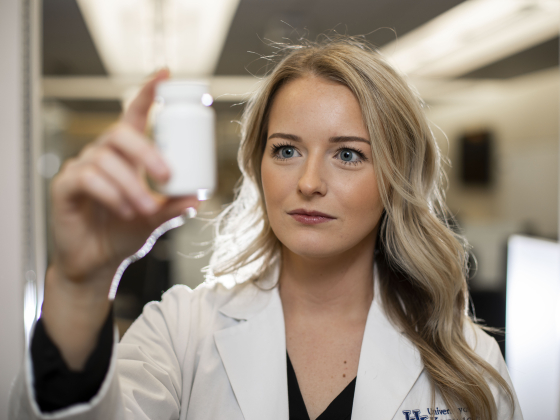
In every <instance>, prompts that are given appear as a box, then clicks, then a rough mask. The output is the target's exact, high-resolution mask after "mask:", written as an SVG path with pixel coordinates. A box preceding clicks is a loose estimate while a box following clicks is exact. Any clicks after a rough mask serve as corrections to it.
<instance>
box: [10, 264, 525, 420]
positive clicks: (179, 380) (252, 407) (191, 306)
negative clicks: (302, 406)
mask: <svg viewBox="0 0 560 420" xmlns="http://www.w3.org/2000/svg"><path fill="white" fill-rule="evenodd" d="M278 275H279V270H278V267H277V266H275V267H273V268H272V269H271V270H270V271H269V273H268V274H267V275H266V277H265V278H264V279H263V280H264V281H263V283H262V284H263V288H269V290H263V289H261V288H258V287H256V286H255V285H253V284H243V285H237V286H235V287H233V288H227V287H225V286H223V285H221V284H219V283H217V284H214V285H201V286H200V287H198V288H197V289H196V290H194V291H192V290H191V289H189V288H188V287H186V286H175V287H173V288H171V289H170V290H169V291H168V292H166V293H165V294H164V295H163V298H162V301H161V302H152V303H150V304H148V305H146V307H145V308H144V312H143V314H142V316H140V317H139V318H138V319H137V320H136V321H135V322H134V324H133V325H132V326H131V327H130V329H129V330H128V332H127V333H126V334H125V336H124V337H123V339H122V341H121V343H119V344H118V346H117V344H116V340H115V348H114V350H113V358H112V360H111V364H110V368H109V372H108V374H107V376H106V378H105V381H104V383H103V385H102V386H101V389H100V390H99V392H98V394H97V395H96V396H95V397H94V398H93V399H92V400H91V401H90V402H88V403H84V404H78V405H75V406H72V407H69V408H66V409H63V410H60V411H57V412H54V413H51V414H42V413H40V411H39V409H38V406H37V404H36V402H35V400H34V397H33V386H32V382H33V378H32V374H31V372H32V369H31V360H30V358H29V354H28V355H27V357H26V363H25V367H24V369H23V370H22V373H21V374H20V376H19V377H18V379H17V380H16V383H15V385H14V388H13V390H12V398H11V406H10V419H12V420H15V419H68V420H70V419H72V420H78V419H79V420H86V419H87V420H90V419H91V420H93V419H158V420H166V419H182V420H185V419H186V420H195V419H196V420H205V419H208V420H210V419H212V420H216V419H228V420H242V419H245V420H263V419H285V420H287V419H288V388H287V366H286V341H285V330H284V317H283V312H282V304H281V300H280V296H279V293H278V288H277V287H271V286H272V285H274V284H275V283H276V281H277V279H278ZM375 296H376V297H375V298H374V300H373V302H372V305H371V308H370V311H369V314H368V318H367V322H366V328H365V332H364V338H363V342H362V348H361V353H360V360H359V366H358V376H357V381H356V389H355V394H354V404H353V410H352V419H353V420H366V419H368V420H371V419H375V420H389V419H395V420H397V419H398V420H409V419H410V420H423V419H424V417H423V416H427V415H428V408H430V407H431V397H432V394H431V388H430V382H429V379H428V376H427V374H426V372H425V371H424V369H423V365H422V362H421V360H420V357H419V353H418V351H417V349H416V348H415V347H414V346H413V345H412V344H411V343H410V341H409V340H408V339H407V338H406V337H405V336H404V335H403V334H402V333H401V332H400V331H399V330H398V329H396V328H395V327H394V326H393V325H392V324H391V323H390V322H389V320H388V319H387V317H386V316H385V314H384V311H383V310H382V308H381V305H380V302H379V299H378V293H375ZM468 330H469V331H467V340H468V342H469V343H470V344H471V345H472V346H473V347H474V348H475V350H476V352H477V353H478V354H479V355H480V356H482V358H483V359H484V360H486V361H488V362H489V363H490V364H491V365H492V366H494V368H496V369H497V370H498V372H500V373H501V375H502V376H503V377H504V378H505V379H506V381H507V382H508V383H509V384H510V385H511V381H510V378H509V375H508V371H507V368H506V365H505V363H504V360H503V358H502V355H501V353H500V350H499V347H498V344H497V343H496V341H495V340H494V339H493V338H491V337H489V336H488V335H487V334H486V333H484V332H482V331H481V330H480V329H479V328H476V329H475V330H473V329H471V328H468ZM491 388H492V391H493V393H494V396H495V399H496V401H497V405H498V413H499V419H500V420H502V419H503V420H506V419H509V418H510V416H511V412H510V410H509V407H508V404H507V400H506V398H505V396H504V395H503V393H501V392H500V391H499V390H498V389H497V387H496V386H494V385H493V384H491ZM435 407H436V410H440V411H436V418H437V419H438V420H444V419H451V415H450V414H447V413H446V412H445V410H446V409H447V408H448V407H446V406H445V404H444V403H443V401H442V399H441V397H439V396H436V403H435ZM461 408H462V407H461ZM442 412H443V414H441V413H442ZM462 415H463V416H464V419H465V420H467V419H468V418H469V417H470V416H469V413H464V412H463V413H462ZM426 419H427V417H426ZM513 419H515V420H522V415H521V411H520V409H519V404H518V402H517V400H516V401H515V413H514V414H513Z"/></svg>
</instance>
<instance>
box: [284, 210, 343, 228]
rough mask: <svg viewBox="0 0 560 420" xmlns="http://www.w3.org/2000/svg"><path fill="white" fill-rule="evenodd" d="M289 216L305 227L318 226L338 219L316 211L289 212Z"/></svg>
mask: <svg viewBox="0 0 560 420" xmlns="http://www.w3.org/2000/svg"><path fill="white" fill-rule="evenodd" d="M288 214H289V215H290V216H292V217H293V218H294V219H295V220H296V221H298V222H300V223H303V224H305V225H316V224H318V223H326V222H330V221H331V220H334V219H336V217H333V216H331V215H329V214H326V213H321V212H320V211H315V210H304V209H296V210H292V211H290V212H288Z"/></svg>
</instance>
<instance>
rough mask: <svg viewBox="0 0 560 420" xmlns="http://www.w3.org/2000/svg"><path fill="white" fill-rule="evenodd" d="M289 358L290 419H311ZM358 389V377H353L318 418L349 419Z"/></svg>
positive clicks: (326, 419) (322, 419)
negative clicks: (355, 392) (355, 391)
mask: <svg viewBox="0 0 560 420" xmlns="http://www.w3.org/2000/svg"><path fill="white" fill-rule="evenodd" d="M286 356H287V359H288V401H289V407H290V420H310V419H309V414H307V408H306V407H305V403H304V402H303V396H302V395H301V391H300V389H299V384H298V381H297V377H296V372H295V370H294V367H293V366H292V362H291V360H290V356H289V355H288V353H286ZM355 389H356V378H354V379H352V382H350V383H349V384H348V385H347V386H346V388H344V390H343V391H342V392H341V393H340V394H338V396H337V397H336V398H335V399H334V400H332V402H331V403H330V404H329V406H328V407H327V408H326V410H325V411H323V412H322V413H321V415H320V416H319V417H317V420H349V419H350V417H351V416H352V404H353V402H354V390H355Z"/></svg>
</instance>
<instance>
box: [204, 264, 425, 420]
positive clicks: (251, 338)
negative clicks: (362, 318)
mask: <svg viewBox="0 0 560 420" xmlns="http://www.w3.org/2000/svg"><path fill="white" fill-rule="evenodd" d="M279 274H280V270H279V264H275V266H274V267H272V269H271V270H270V271H269V272H268V273H267V274H266V275H265V277H264V278H263V281H262V282H261V283H260V285H259V286H260V287H257V286H255V285H253V284H248V285H245V286H243V287H242V288H241V289H240V291H239V293H238V294H237V295H236V296H235V297H234V298H233V299H232V300H230V302H229V303H227V304H226V305H224V306H223V307H222V308H221V309H220V312H221V313H222V314H224V315H226V316H229V317H231V318H234V319H237V320H239V321H240V322H239V323H237V324H236V325H234V326H232V327H229V328H226V329H224V330H220V331H217V332H216V333H214V339H215V342H216V345H217V347H218V351H219V353H220V357H221V358H222V361H223V363H224V367H225V369H226V372H227V374H228V378H229V380H230V383H231V385H232V388H233V391H234V393H235V397H236V398H237V401H238V403H239V406H240V408H241V411H242V412H243V415H244V417H245V419H246V420H260V419H263V418H275V419H288V417H289V409H288V386H287V384H288V379H287V366H286V333H285V326H284V314H283V311H282V302H281V300H280V295H279V292H278V288H277V287H272V288H269V289H268V290H266V288H267V287H270V286H272V285H275V284H276V283H277V281H278V278H279ZM374 277H376V276H375V274H374ZM377 283H378V282H377V281H376V280H375V281H374V284H375V285H377ZM375 289H376V290H375V293H374V300H373V302H372V305H371V308H370V310H369V313H368V317H367V322H366V328H365V331H364V338H363V341H362V348H361V351H360V361H359V365H358V376H357V380H356V389H355V393H354V403H353V409H352V419H353V420H365V419H368V420H369V419H372V418H375V419H377V420H389V419H392V418H393V417H394V416H395V414H396V411H397V410H398V408H399V406H400V405H401V404H402V402H403V400H404V399H405V397H406V396H407V394H408V393H409V391H410V389H411V388H412V386H413V385H414V383H415V382H416V379H417V378H418V376H419V375H420V373H421V372H422V369H423V365H422V362H421V359H420V355H419V353H418V350H417V349H416V347H415V346H414V345H413V344H412V343H411V342H410V341H409V340H408V339H407V338H406V336H405V335H403V334H402V333H401V332H400V331H399V330H398V329H397V328H395V326H393V324H392V323H391V322H390V321H389V319H388V318H387V316H386V315H385V312H384V310H383V309H382V307H381V302H380V299H379V293H378V288H377V287H375Z"/></svg>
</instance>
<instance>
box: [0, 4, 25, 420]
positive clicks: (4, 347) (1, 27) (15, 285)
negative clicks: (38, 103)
mask: <svg viewBox="0 0 560 420" xmlns="http://www.w3.org/2000/svg"><path fill="white" fill-rule="evenodd" d="M20 5H21V2H20V1H19V0H2V1H1V2H0V57H2V60H0V92H2V95H0V127H2V133H1V137H0V192H1V194H2V200H0V232H2V240H1V241H0V290H1V291H2V293H0V337H1V343H2V344H1V345H0V419H6V418H7V406H8V392H9V388H10V385H11V383H12V380H13V378H14V376H15V375H16V373H17V371H18V369H19V367H20V365H21V362H22V356H23V348H24V329H23V290H22V285H23V282H22V276H21V274H22V252H21V250H22V243H21V239H22V231H23V228H22V220H21V215H22V213H23V209H22V196H21V190H22V182H21V181H22V174H23V170H22V151H23V147H22V141H21V139H22V137H23V135H22V134H23V133H22V121H23V118H22V110H23V106H22V101H21V97H22V83H21V78H20V76H21V73H22V68H21V56H22V51H21V30H22V28H21V18H20V16H21V9H20Z"/></svg>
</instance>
